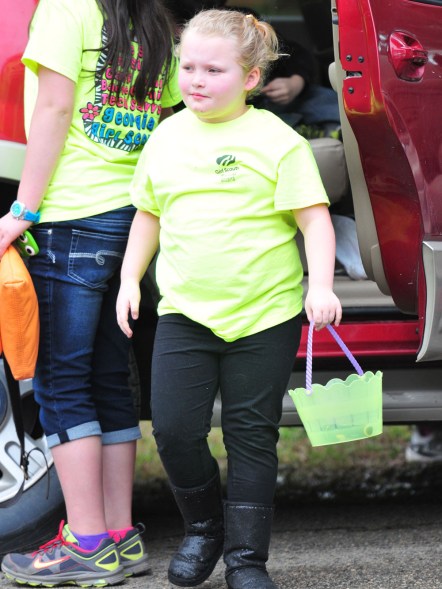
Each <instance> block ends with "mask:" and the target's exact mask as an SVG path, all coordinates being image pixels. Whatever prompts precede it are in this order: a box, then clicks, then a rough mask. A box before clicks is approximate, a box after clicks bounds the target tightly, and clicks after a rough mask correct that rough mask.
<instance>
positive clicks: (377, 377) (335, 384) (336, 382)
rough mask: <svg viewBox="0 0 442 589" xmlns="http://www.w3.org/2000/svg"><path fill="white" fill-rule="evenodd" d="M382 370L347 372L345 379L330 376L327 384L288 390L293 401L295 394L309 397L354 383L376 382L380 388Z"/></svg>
mask: <svg viewBox="0 0 442 589" xmlns="http://www.w3.org/2000/svg"><path fill="white" fill-rule="evenodd" d="M382 376H383V375H382V372H381V371H380V370H378V371H377V372H376V373H374V372H371V371H370V370H368V371H367V372H364V374H362V375H359V374H355V373H352V374H349V375H348V376H347V378H346V379H345V380H342V379H341V378H332V379H331V380H329V381H328V382H327V384H325V385H322V384H312V391H311V392H309V391H308V390H307V389H306V388H305V387H298V388H296V389H290V390H289V391H288V393H289V395H290V396H291V397H292V399H293V401H295V396H296V397H299V396H300V395H302V396H304V397H307V398H311V397H312V396H313V394H315V393H316V395H317V394H318V393H325V392H327V393H331V392H335V391H339V389H341V388H346V389H347V390H349V389H351V388H352V387H353V385H354V384H357V385H359V384H361V382H362V383H364V384H366V385H367V384H377V385H379V386H380V387H381V390H382Z"/></svg>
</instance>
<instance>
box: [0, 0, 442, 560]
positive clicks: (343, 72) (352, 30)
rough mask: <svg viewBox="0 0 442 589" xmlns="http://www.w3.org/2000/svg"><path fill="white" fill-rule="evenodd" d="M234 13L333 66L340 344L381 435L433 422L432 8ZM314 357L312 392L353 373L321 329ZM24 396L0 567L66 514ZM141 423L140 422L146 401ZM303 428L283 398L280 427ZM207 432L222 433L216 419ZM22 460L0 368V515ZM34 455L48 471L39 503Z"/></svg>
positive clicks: (436, 171)
mask: <svg viewBox="0 0 442 589" xmlns="http://www.w3.org/2000/svg"><path fill="white" fill-rule="evenodd" d="M36 1H37V0H20V2H18V3H16V4H14V7H13V8H11V3H10V2H9V1H7V0H0V13H1V15H2V18H1V20H0V189H1V198H0V214H3V213H5V212H6V211H7V210H8V209H9V206H10V203H11V202H12V200H13V199H14V197H15V193H16V187H17V183H18V181H19V178H20V172H21V168H22V165H23V158H24V150H25V137H24V129H23V105H22V98H23V66H22V65H21V63H20V57H21V54H22V52H23V49H24V46H25V44H26V39H27V30H28V24H29V21H30V18H31V16H32V13H33V10H34V8H35V5H36ZM229 3H230V4H234V2H229ZM238 4H239V2H238ZM240 4H242V5H248V6H250V7H252V8H255V9H256V10H257V11H258V12H260V13H261V14H263V15H264V16H266V17H268V18H269V19H270V20H271V22H273V24H274V25H275V28H277V29H279V30H280V32H282V33H283V34H284V35H285V36H286V37H290V36H292V37H293V38H294V39H295V40H298V41H300V42H302V43H304V44H305V45H306V46H308V48H310V49H311V50H312V51H313V52H314V53H315V54H316V56H317V58H318V62H319V63H320V64H321V65H322V66H330V67H329V77H330V82H331V85H332V87H333V88H334V89H335V90H336V92H337V95H338V99H339V105H340V113H341V125H342V139H343V140H342V141H338V140H336V139H328V138H327V139H317V140H312V147H313V150H314V153H315V156H316V159H317V161H318V165H319V168H320V172H321V175H322V177H323V181H324V184H325V186H326V188H327V191H328V193H329V195H330V197H331V200H332V203H333V204H332V206H331V209H330V210H331V212H332V214H336V215H337V216H343V217H346V218H348V219H351V220H353V219H354V220H355V229H356V232H357V242H358V248H359V252H360V257H361V259H362V264H363V269H364V271H365V274H366V276H367V277H366V278H365V279H359V280H355V279H354V277H353V278H352V277H351V276H350V275H349V273H348V271H347V269H346V267H345V264H340V263H337V265H336V276H335V290H336V292H337V294H338V296H339V297H340V298H341V301H342V303H343V307H344V319H343V323H342V326H341V327H340V328H339V333H340V334H341V336H342V338H343V339H344V341H345V342H346V343H347V345H348V347H349V348H350V350H351V351H352V352H353V353H354V355H355V356H356V357H357V359H358V360H359V362H360V364H361V365H362V367H363V368H364V369H366V370H368V369H376V370H382V371H383V374H384V387H383V388H384V392H383V401H384V421H385V423H386V424H389V423H417V422H420V421H431V420H433V421H442V364H441V360H442V327H441V325H442V199H441V190H442V115H441V114H440V109H439V108H438V105H439V103H440V102H441V100H442V35H441V34H440V25H439V24H438V23H440V22H442V0H390V1H389V2H385V0H331V3H330V0H296V1H295V0H290V1H287V2H284V1H278V2H272V1H270V2H264V1H260V0H242V2H240ZM273 5H274V7H276V6H278V7H279V12H278V10H277V9H276V8H275V10H273V8H272V7H273ZM333 54H334V57H333ZM322 69H324V70H326V69H327V67H325V68H324V67H323V68H322ZM320 70H321V68H320ZM327 83H328V81H327ZM337 231H338V229H337ZM359 252H358V255H359ZM144 286H145V287H146V289H145V290H146V295H149V296H146V297H145V306H146V309H147V311H146V312H145V313H143V314H142V317H143V319H142V320H141V319H140V322H139V324H138V326H137V331H136V335H135V338H134V355H135V359H136V358H137V357H138V355H140V357H141V354H142V358H143V361H142V362H139V363H138V370H136V369H134V373H137V372H138V376H139V383H140V386H139V387H138V388H137V389H138V390H141V393H142V394H141V398H142V399H143V400H144V401H145V400H146V399H147V398H148V394H147V393H148V390H149V367H148V366H146V361H145V360H146V349H148V346H150V345H151V341H152V333H153V331H154V329H155V320H156V317H155V312H154V304H153V298H154V297H155V293H153V298H152V291H151V290H150V286H151V283H150V282H149V281H147V280H146V283H145V285H144ZM141 321H142V322H141ZM305 340H306V329H304V332H303V341H302V345H301V349H300V352H299V354H298V358H297V359H296V361H295V359H294V370H293V373H292V378H291V379H290V383H289V384H288V388H293V386H302V384H303V380H304V358H305ZM140 350H142V352H141V351H140ZM314 351H315V354H314V364H313V371H314V376H315V381H316V382H323V381H324V382H325V381H327V380H328V379H329V378H331V377H333V376H339V375H341V374H344V373H345V372H346V371H350V367H349V366H347V364H348V361H347V360H346V359H345V358H344V357H343V356H342V353H341V352H340V351H339V349H338V348H337V346H336V344H335V343H334V341H333V340H332V338H331V336H330V335H329V334H328V333H327V331H326V330H323V331H321V332H320V333H318V334H317V335H315V346H314ZM136 365H137V363H134V366H135V367H136ZM0 368H1V366H0ZM21 391H22V403H23V414H24V421H25V430H26V445H27V449H28V450H31V449H32V448H39V449H40V450H41V452H33V453H32V454H31V465H30V478H29V480H27V481H26V485H25V492H24V493H23V495H22V496H21V497H20V500H19V501H18V503H16V504H15V505H12V506H10V507H8V508H7V509H4V510H2V512H1V517H0V556H1V554H3V553H6V552H7V551H8V550H11V549H25V548H29V547H32V546H34V542H35V541H36V540H37V539H38V540H41V539H42V536H43V535H44V534H45V532H46V531H48V532H49V531H52V530H53V528H54V526H55V525H56V522H58V521H59V519H60V517H61V513H62V511H63V500H62V495H61V491H60V487H59V484H58V481H57V478H56V476H55V474H54V472H53V471H54V469H53V466H52V459H51V454H50V452H49V450H48V448H47V445H46V442H45V438H44V435H43V433H42V430H41V427H40V424H39V421H38V410H37V407H36V405H35V402H34V400H33V394H32V382H23V383H21ZM141 416H142V417H143V418H148V417H149V415H148V404H147V403H145V402H144V403H143V404H142V405H141ZM299 423H300V422H299V419H298V416H297V414H296V411H295V408H294V406H293V403H292V401H291V399H290V398H289V396H288V395H287V398H286V400H285V406H284V415H283V420H282V425H299ZM214 424H215V425H217V424H219V421H218V414H217V412H215V416H214ZM18 452H19V447H18V442H17V437H16V433H15V428H14V422H13V419H12V413H11V406H10V399H9V393H8V388H7V384H6V380H5V377H4V373H3V370H0V507H1V504H2V503H5V502H6V501H7V500H8V499H9V498H11V497H13V496H14V495H15V493H16V491H17V489H18V488H19V487H20V485H21V483H22V472H21V470H20V468H19V466H18V455H19V454H18ZM43 456H44V457H45V459H46V461H47V463H48V465H49V467H50V469H49V470H50V475H49V476H50V486H49V496H48V498H46V492H47V478H46V477H45V476H44V474H45V473H46V463H45V460H44V458H43Z"/></svg>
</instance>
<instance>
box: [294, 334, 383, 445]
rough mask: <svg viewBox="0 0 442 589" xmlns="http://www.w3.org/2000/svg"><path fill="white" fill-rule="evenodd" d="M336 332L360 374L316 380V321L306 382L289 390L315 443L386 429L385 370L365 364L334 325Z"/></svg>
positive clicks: (360, 436) (370, 434)
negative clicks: (364, 368)
mask: <svg viewBox="0 0 442 589" xmlns="http://www.w3.org/2000/svg"><path fill="white" fill-rule="evenodd" d="M327 328H328V330H329V331H330V333H331V334H332V335H333V337H334V338H335V340H336V341H337V343H338V344H339V345H340V347H341V349H342V350H343V351H344V352H345V354H346V356H347V358H348V359H349V360H350V362H351V363H352V364H353V366H354V368H355V369H356V372H357V374H350V376H348V377H347V378H346V379H345V380H342V379H340V378H333V379H332V380H330V381H329V382H328V383H327V384H326V385H320V384H312V355H313V354H312V347H313V323H311V324H310V327H309V332H308V340H307V369H306V386H305V388H297V389H294V390H290V391H289V395H290V396H291V398H292V400H293V402H294V404H295V407H296V410H297V412H298V414H299V417H300V419H301V421H302V424H303V426H304V428H305V431H306V432H307V435H308V438H309V440H310V442H311V444H312V446H326V445H329V444H339V443H342V442H352V441H354V440H362V439H364V438H370V437H373V436H377V435H379V434H381V433H382V372H379V371H378V372H376V373H373V372H365V373H364V372H363V371H362V368H361V367H360V366H359V364H358V363H357V361H356V359H355V358H354V357H353V355H352V353H351V352H350V350H349V349H348V348H347V346H346V345H345V344H344V342H343V341H342V339H341V338H340V336H339V335H338V334H337V333H336V331H335V330H334V329H333V327H331V326H330V325H327Z"/></svg>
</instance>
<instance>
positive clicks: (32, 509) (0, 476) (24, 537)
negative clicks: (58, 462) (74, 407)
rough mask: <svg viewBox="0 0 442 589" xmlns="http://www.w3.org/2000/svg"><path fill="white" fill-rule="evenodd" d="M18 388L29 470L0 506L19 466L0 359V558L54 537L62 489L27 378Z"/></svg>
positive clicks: (14, 483) (61, 511)
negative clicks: (18, 493)
mask: <svg viewBox="0 0 442 589" xmlns="http://www.w3.org/2000/svg"><path fill="white" fill-rule="evenodd" d="M20 393H21V399H22V412H23V422H24V429H25V447H26V451H27V452H31V451H32V452H31V454H30V457H29V475H30V476H29V479H28V480H27V481H26V483H25V487H24V490H23V494H22V495H21V496H20V497H19V499H18V501H17V502H16V503H13V504H12V505H10V506H8V507H4V508H2V503H5V502H6V501H7V500H8V499H10V498H11V497H14V496H15V495H16V493H17V491H18V489H19V488H20V486H21V484H22V481H23V473H22V471H21V469H20V466H19V456H20V446H19V443H18V440H17V434H16V430H15V424H14V419H13V416H12V410H11V403H10V399H9V393H8V388H7V384H6V377H5V373H4V367H3V361H2V360H0V558H1V557H2V556H4V555H5V554H6V553H7V552H10V551H14V552H22V551H27V550H32V549H34V548H35V547H37V546H39V545H40V544H42V543H44V542H45V541H46V540H48V539H50V538H51V537H54V536H55V534H56V532H57V530H58V524H59V522H60V520H61V519H63V517H64V502H63V495H62V492H61V488H60V484H59V482H58V478H57V475H56V473H55V467H54V465H53V459H52V455H51V452H50V450H49V448H48V446H47V444H46V438H45V436H44V434H43V431H42V429H41V426H40V423H39V420H38V407H37V404H36V403H35V401H34V395H33V391H32V381H23V382H21V383H20ZM37 448H38V449H39V450H36V449H37ZM45 459H46V461H47V466H48V468H47V466H46V462H45ZM48 469H49V472H48ZM48 485H49V487H48Z"/></svg>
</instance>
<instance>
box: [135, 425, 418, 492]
mask: <svg viewBox="0 0 442 589" xmlns="http://www.w3.org/2000/svg"><path fill="white" fill-rule="evenodd" d="M142 431H143V439H142V440H140V441H139V443H138V452H137V463H136V477H135V478H136V480H137V481H138V482H142V481H144V480H147V478H157V477H159V478H164V477H165V476H166V475H165V473H164V469H163V467H162V465H161V462H160V460H159V457H158V453H157V450H156V446H155V440H154V438H153V436H152V428H151V423H150V422H143V423H142ZM409 438H410V427H409V426H387V427H384V432H383V434H382V435H380V436H376V437H374V438H368V439H366V440H359V441H356V442H349V443H345V444H333V445H331V446H321V447H318V448H312V446H311V444H310V442H309V440H308V438H307V436H306V434H305V431H304V429H303V428H300V427H291V428H289V427H282V428H281V429H280V440H279V443H278V456H279V462H280V465H281V467H284V465H289V466H291V467H294V468H295V469H297V470H300V471H305V470H308V469H316V468H318V467H321V465H323V466H324V467H327V469H331V470H334V469H335V470H342V469H346V468H351V467H355V466H362V467H366V468H376V467H379V468H384V467H386V466H388V465H389V466H392V465H394V464H397V463H401V462H403V461H404V451H405V446H406V445H407V443H408V440H409ZM209 444H210V447H211V450H212V453H213V455H214V456H215V457H216V458H217V459H218V462H219V464H220V468H221V471H223V470H225V467H226V452H225V449H224V445H223V441H222V433H221V429H220V428H214V429H213V430H212V431H211V432H210V435H209Z"/></svg>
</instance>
